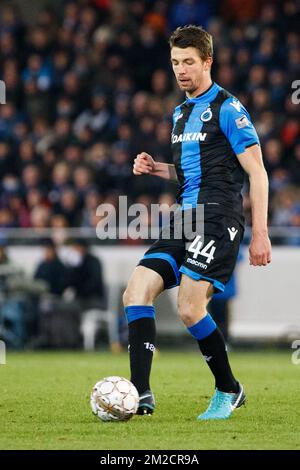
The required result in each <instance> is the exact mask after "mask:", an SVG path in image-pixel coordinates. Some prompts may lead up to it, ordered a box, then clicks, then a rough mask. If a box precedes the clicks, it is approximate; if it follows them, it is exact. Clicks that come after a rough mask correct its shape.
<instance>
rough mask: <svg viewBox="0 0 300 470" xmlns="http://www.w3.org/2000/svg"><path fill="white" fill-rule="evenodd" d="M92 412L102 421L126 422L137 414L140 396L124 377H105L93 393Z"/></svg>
mask: <svg viewBox="0 0 300 470" xmlns="http://www.w3.org/2000/svg"><path fill="white" fill-rule="evenodd" d="M90 404H91V408H92V412H93V413H94V415H96V416H98V418H99V419H101V420H102V421H125V420H128V419H130V418H132V416H133V415H134V414H135V413H136V412H137V409H138V404H139V394H138V391H137V389H136V388H135V386H134V385H133V384H132V383H131V382H129V380H127V379H124V378H123V377H117V376H112V377H105V378H104V379H103V380H100V382H97V383H96V384H95V386H94V388H93V390H92V393H91V400H90Z"/></svg>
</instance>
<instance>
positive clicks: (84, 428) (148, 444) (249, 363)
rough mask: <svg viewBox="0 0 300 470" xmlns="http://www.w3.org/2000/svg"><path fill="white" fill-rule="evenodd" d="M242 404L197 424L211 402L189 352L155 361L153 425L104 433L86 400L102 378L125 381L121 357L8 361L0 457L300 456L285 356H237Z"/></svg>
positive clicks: (144, 421)
mask: <svg viewBox="0 0 300 470" xmlns="http://www.w3.org/2000/svg"><path fill="white" fill-rule="evenodd" d="M230 357H231V363H232V367H233V369H234V372H235V373H236V375H237V377H238V378H239V379H240V380H241V382H242V383H243V384H244V386H245V389H246V392H247V397H248V403H247V405H246V407H242V408H241V409H240V410H237V411H236V412H235V413H234V414H233V416H232V418H230V419H229V420H227V421H218V422H206V423H203V422H198V421H196V416H197V415H198V414H199V413H200V412H201V411H203V410H204V409H205V408H206V406H207V404H208V400H209V398H210V396H211V394H212V392H213V383H212V379H211V376H210V373H209V371H208V368H207V366H206V364H205V363H204V361H203V360H202V359H201V357H200V356H199V353H198V352H197V351H196V350H195V352H178V353H175V352H174V353H173V352H165V351H160V352H159V354H158V355H157V356H156V357H155V359H154V363H153V375H152V388H153V390H154V392H155V396H156V401H157V408H156V412H155V414H154V415H153V416H151V417H149V416H144V417H140V416H135V417H133V419H131V420H130V421H128V422H119V423H102V422H100V421H99V420H98V419H97V418H96V417H94V416H93V415H92V414H91V411H90V407H89V393H90V390H91V388H92V386H93V385H94V383H95V382H96V381H97V380H100V379H101V378H103V377H105V376H107V375H122V376H125V377H128V357H127V354H125V353H122V354H116V355H112V354H109V353H105V352H103V353H101V352H99V353H34V354H33V353H20V354H18V353H8V355H7V364H6V365H1V366H0V390H1V393H0V423H1V433H0V449H98V450H113V449H122V450H123V449H146V450H154V449H161V450H166V449H169V450H171V449H173V450H175V449H178V450H186V449H191V450H195V449H199V450H200V449H300V394H299V383H300V365H298V366H296V365H293V364H292V362H291V352H289V351H287V352H272V351H267V352H264V353H262V352H253V353H245V352H233V353H231V354H230Z"/></svg>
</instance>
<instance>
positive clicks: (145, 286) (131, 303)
mask: <svg viewBox="0 0 300 470" xmlns="http://www.w3.org/2000/svg"><path fill="white" fill-rule="evenodd" d="M163 290H164V281H163V279H162V277H161V276H160V275H159V274H158V273H157V272H155V271H154V270H152V269H149V268H147V267H145V266H137V267H136V269H135V270H134V272H133V274H132V276H131V278H130V280H129V282H128V286H127V288H126V290H125V292H124V295H123V303H124V308H125V313H126V317H127V321H128V342H129V357H130V370H131V382H132V383H133V384H134V385H135V386H136V388H137V390H138V392H139V394H140V397H141V400H140V404H145V406H146V408H144V407H142V406H140V409H139V411H140V412H141V413H142V412H143V413H144V412H148V413H151V412H152V411H153V408H154V399H153V396H152V394H151V392H150V372H151V365H152V358H153V353H154V351H155V344H156V338H155V336H156V331H155V310H154V306H153V302H154V300H155V299H156V297H157V296H158V295H159V294H160V293H161V292H162V291H163ZM144 402H145V403H144Z"/></svg>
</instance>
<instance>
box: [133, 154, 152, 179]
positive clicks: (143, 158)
mask: <svg viewBox="0 0 300 470" xmlns="http://www.w3.org/2000/svg"><path fill="white" fill-rule="evenodd" d="M154 170H155V161H154V160H153V158H152V157H151V155H149V154H148V153H146V152H142V153H139V154H138V155H137V156H136V158H135V159H134V164H133V174H134V175H136V176H139V175H151V174H153V172H154Z"/></svg>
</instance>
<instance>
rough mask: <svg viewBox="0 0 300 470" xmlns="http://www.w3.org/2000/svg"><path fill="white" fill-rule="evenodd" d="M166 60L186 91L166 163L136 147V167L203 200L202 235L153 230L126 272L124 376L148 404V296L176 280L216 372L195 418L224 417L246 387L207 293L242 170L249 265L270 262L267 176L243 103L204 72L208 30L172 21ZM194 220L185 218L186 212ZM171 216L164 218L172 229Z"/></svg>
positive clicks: (220, 268) (230, 246)
mask: <svg viewBox="0 0 300 470" xmlns="http://www.w3.org/2000/svg"><path fill="white" fill-rule="evenodd" d="M169 44H170V49H171V63H172V67H173V71H174V74H175V77H176V80H177V83H178V86H179V88H180V89H181V90H182V91H184V92H185V94H186V100H185V101H184V102H183V103H182V104H181V105H179V106H177V107H176V108H175V111H174V115H173V121H174V126H173V130H172V136H171V141H172V151H173V156H174V165H169V164H166V163H160V162H156V161H155V160H154V159H153V158H152V156H150V155H149V154H147V153H145V152H142V153H140V154H139V155H137V157H136V158H135V161H134V167H133V173H134V174H135V175H137V176H138V175H145V174H149V175H155V176H159V177H161V178H164V179H167V180H173V181H177V182H178V189H179V190H178V195H177V202H178V203H179V204H180V205H181V209H180V210H181V211H182V212H184V211H185V210H188V209H189V210H191V209H190V208H191V207H192V211H193V210H195V208H197V207H199V205H201V204H202V205H204V240H203V239H202V238H203V237H201V236H199V235H196V236H195V237H194V240H189V241H187V240H186V239H185V237H184V236H183V237H182V238H181V239H178V237H174V236H173V237H172V236H171V237H170V239H169V240H167V239H165V238H164V237H163V233H164V230H162V231H161V234H160V238H159V240H157V241H156V242H155V243H154V244H153V245H152V246H151V247H150V249H149V250H148V251H147V252H146V254H145V256H144V257H143V259H142V260H141V261H140V262H139V264H138V266H137V267H136V268H135V271H134V272H133V275H132V276H131V278H130V280H129V283H128V286H127V288H126V291H125V292H124V296H123V301H124V307H125V313H126V316H127V321H128V328H129V355H130V368H131V381H132V382H133V383H134V384H135V386H136V387H137V390H138V392H139V394H140V402H139V410H138V413H139V414H151V413H152V412H153V411H154V406H155V402H154V396H153V393H152V391H151V389H150V383H149V377H150V371H151V363H152V356H153V352H154V350H155V310H154V307H153V302H154V300H155V299H156V297H157V296H158V295H159V294H160V293H161V292H162V291H163V290H164V289H168V288H171V287H174V286H176V285H179V294H178V310H179V315H180V318H181V320H182V321H183V323H184V325H185V326H186V328H187V329H188V331H189V332H190V334H191V335H192V336H193V337H194V338H195V340H196V341H197V342H198V345H199V348H200V351H201V353H202V355H203V356H204V358H205V360H206V362H207V364H208V366H209V368H210V370H211V372H212V374H213V375H214V379H215V393H214V395H213V397H212V399H211V401H210V404H209V406H208V408H207V410H206V411H205V412H204V413H202V414H200V415H199V417H198V419H200V420H210V419H226V418H229V416H230V415H231V414H232V412H233V410H234V409H236V408H238V407H240V406H241V405H243V403H244V402H245V393H244V389H243V386H242V384H241V383H239V382H238V380H237V379H236V378H235V376H234V374H233V372H232V370H231V368H230V364H229V361H228V356H227V352H226V346H225V342H224V338H223V336H222V334H221V332H220V330H219V329H218V327H217V326H216V324H215V322H214V321H213V319H212V317H211V316H210V315H209V313H208V312H207V304H208V302H209V300H210V298H211V296H212V295H213V293H214V292H220V291H223V290H224V287H225V284H226V282H227V281H228V280H229V278H230V276H231V274H232V272H233V269H234V266H235V263H236V259H237V255H238V251H239V245H240V243H241V241H242V238H243V232H244V227H243V215H242V197H241V190H242V186H243V177H244V171H245V172H246V173H247V174H248V175H249V181H250V198H251V206H252V239H251V243H250V249H249V260H250V264H251V265H253V266H266V265H267V264H268V263H270V261H271V244H270V240H269V237H268V230H267V206H268V179H267V174H266V171H265V169H264V165H263V161H262V154H261V149H260V144H259V139H258V136H257V133H256V131H255V129H254V127H253V124H252V122H251V119H250V117H249V114H248V112H247V111H246V109H245V108H244V106H243V105H242V104H241V103H240V102H239V101H238V100H237V99H236V98H235V97H234V96H232V95H231V94H230V93H229V92H228V91H226V90H224V89H223V88H222V87H221V86H219V85H218V84H217V83H214V82H213V81H212V79H211V65H212V61H213V43H212V36H211V35H210V34H209V33H208V32H206V31H205V30H204V29H202V28H201V27H198V26H193V25H190V26H184V27H179V28H177V29H176V30H175V31H174V32H173V34H172V35H171V37H170V40H169ZM193 222H194V221H193ZM176 224H177V222H176V220H175V219H174V218H173V219H172V220H171V222H170V230H171V235H172V234H174V231H175V230H176Z"/></svg>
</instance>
